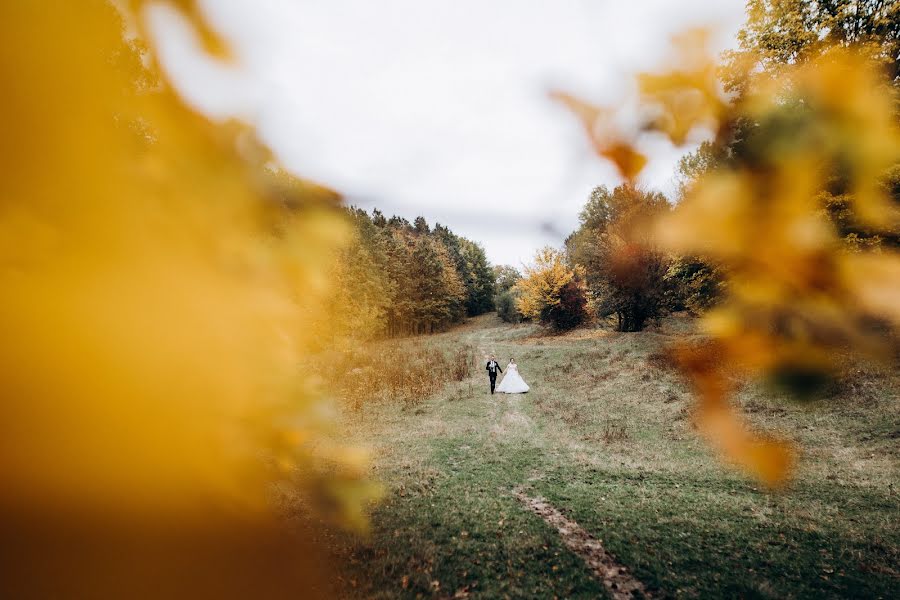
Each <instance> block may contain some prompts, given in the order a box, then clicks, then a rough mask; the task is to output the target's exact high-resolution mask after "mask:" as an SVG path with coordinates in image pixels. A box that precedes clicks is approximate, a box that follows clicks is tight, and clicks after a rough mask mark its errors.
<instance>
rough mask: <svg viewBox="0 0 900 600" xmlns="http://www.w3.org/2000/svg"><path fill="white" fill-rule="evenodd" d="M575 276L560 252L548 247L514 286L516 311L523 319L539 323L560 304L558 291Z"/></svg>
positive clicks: (538, 255) (539, 254) (539, 252)
mask: <svg viewBox="0 0 900 600" xmlns="http://www.w3.org/2000/svg"><path fill="white" fill-rule="evenodd" d="M576 276H577V273H576V271H574V270H573V269H571V268H570V267H569V266H568V265H566V263H565V257H564V256H563V253H562V252H559V251H558V250H554V249H553V248H550V247H547V248H543V249H541V250H539V251H538V253H537V255H536V256H535V259H534V264H533V265H532V266H529V267H526V268H525V276H524V277H523V278H522V279H521V280H519V283H517V284H516V290H517V291H518V294H519V295H518V298H517V299H516V308H518V310H519V312H520V313H522V314H523V315H525V316H526V317H528V318H531V319H534V320H536V321H537V320H540V319H541V315H542V314H543V313H544V311H546V310H547V309H549V308H552V307H555V306H557V305H558V304H559V303H560V291H561V290H562V289H563V287H565V286H566V285H567V284H569V283H570V282H571V281H572V280H574V279H575V278H576Z"/></svg>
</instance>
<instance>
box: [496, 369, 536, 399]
mask: <svg viewBox="0 0 900 600" xmlns="http://www.w3.org/2000/svg"><path fill="white" fill-rule="evenodd" d="M528 389H529V388H528V384H527V383H525V380H524V379H522V376H521V375H519V367H517V366H516V364H515V363H509V364H508V365H506V373H504V374H503V381H501V382H500V385H498V386H497V391H498V392H501V393H503V394H524V393H525V392H527V391H528Z"/></svg>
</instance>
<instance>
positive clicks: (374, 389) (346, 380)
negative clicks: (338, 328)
mask: <svg viewBox="0 0 900 600" xmlns="http://www.w3.org/2000/svg"><path fill="white" fill-rule="evenodd" d="M475 361H476V357H475V350H474V348H473V347H472V346H470V345H454V346H452V347H446V346H445V345H443V344H441V343H440V341H425V340H421V339H413V340H409V339H407V340H390V341H384V342H377V343H372V344H366V345H362V346H358V347H356V348H353V349H352V350H349V351H347V352H343V353H340V354H336V355H323V356H321V357H319V359H318V360H317V361H316V363H315V365H314V367H313V368H314V369H315V370H316V371H317V372H318V373H319V374H320V375H321V376H322V377H323V379H324V380H325V382H326V385H327V386H328V388H329V389H330V390H331V392H332V393H333V394H334V395H336V396H338V397H339V398H341V399H342V400H343V401H344V403H345V405H346V406H347V407H349V408H351V409H352V410H358V409H359V408H361V407H362V405H363V404H364V403H369V402H399V403H401V404H403V405H404V406H407V407H410V406H416V405H418V404H420V403H421V402H422V401H423V400H425V399H426V398H428V397H429V396H431V395H432V394H434V393H436V392H438V391H440V390H442V389H443V388H444V386H445V385H446V384H448V383H451V382H458V381H463V380H465V379H467V378H468V377H469V376H470V375H471V374H472V372H473V371H472V369H473V368H474V367H475Z"/></svg>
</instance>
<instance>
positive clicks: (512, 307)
mask: <svg viewBox="0 0 900 600" xmlns="http://www.w3.org/2000/svg"><path fill="white" fill-rule="evenodd" d="M496 303H497V315H498V316H499V317H500V318H501V319H503V320H504V321H506V322H507V323H520V322H521V321H522V318H523V317H522V313H520V312H519V309H517V308H516V294H515V292H513V291H512V290H506V291H505V292H502V293H501V294H500V295H499V296H497V300H496Z"/></svg>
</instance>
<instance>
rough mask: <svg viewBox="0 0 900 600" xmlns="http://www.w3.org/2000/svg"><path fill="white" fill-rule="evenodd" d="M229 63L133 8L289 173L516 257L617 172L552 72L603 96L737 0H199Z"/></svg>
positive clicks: (215, 108) (186, 80) (187, 90)
mask: <svg viewBox="0 0 900 600" xmlns="http://www.w3.org/2000/svg"><path fill="white" fill-rule="evenodd" d="M203 4H204V6H205V7H206V10H207V13H208V16H209V18H210V20H211V22H212V23H213V24H214V26H215V27H216V28H217V29H219V30H220V31H221V32H222V33H223V34H224V35H225V37H226V38H227V39H229V40H230V41H231V42H232V46H233V49H234V50H235V52H236V54H237V57H238V61H237V64H228V65H222V64H219V63H216V62H214V61H212V60H211V59H209V58H208V57H206V56H204V55H203V54H202V53H201V52H200V51H199V50H198V45H197V42H196V39H195V38H194V36H193V32H192V31H191V29H190V27H189V26H188V25H187V24H186V23H185V22H184V21H183V20H181V19H180V18H179V16H178V15H177V14H176V13H174V12H173V11H172V10H171V9H168V8H166V7H164V6H162V5H160V6H157V7H154V8H153V9H152V10H151V11H149V13H148V16H149V18H150V23H151V29H152V30H153V31H154V34H155V37H156V39H157V46H158V50H159V54H160V57H161V61H162V63H163V66H164V67H165V68H166V69H167V71H168V72H169V73H170V75H171V76H172V78H173V79H174V81H175V83H176V85H177V87H178V88H179V89H180V90H181V92H182V94H183V95H184V96H185V97H186V98H187V99H188V101H189V102H191V103H192V104H194V105H195V106H197V107H198V108H199V109H201V110H202V111H204V112H205V113H207V114H209V115H210V116H212V117H214V118H221V119H224V118H229V117H239V118H241V119H244V120H246V121H249V122H250V123H252V124H254V125H255V126H256V127H257V129H258V132H259V134H260V136H261V138H262V139H263V140H264V141H265V142H266V143H268V144H269V145H270V146H271V147H272V149H273V150H274V151H275V153H276V154H277V155H278V157H279V158H280V159H281V161H282V162H283V163H284V164H285V165H286V166H287V167H288V168H289V169H291V170H292V171H294V172H295V173H297V174H298V175H301V176H305V177H309V178H312V179H314V180H317V181H320V182H322V183H325V184H327V185H330V186H331V187H333V188H335V189H337V190H338V191H340V192H342V193H343V194H345V195H346V196H347V198H348V201H349V202H351V203H354V204H357V205H359V206H362V207H363V208H366V209H371V208H373V207H376V206H377V207H378V208H380V209H381V210H382V211H383V212H385V213H387V214H393V213H397V214H400V215H402V216H405V217H407V218H409V219H410V220H412V219H413V218H414V217H415V216H416V215H419V214H422V215H424V216H425V217H426V218H427V219H428V221H429V223H431V224H434V222H435V221H437V222H441V223H443V224H445V225H448V226H449V227H450V228H451V229H453V230H454V231H455V232H456V233H458V234H460V235H464V236H466V237H468V238H470V239H473V240H476V241H479V242H482V243H483V244H484V246H485V248H486V250H487V253H488V257H489V258H490V259H491V261H492V262H494V263H497V264H512V265H515V266H520V265H521V263H522V262H528V261H529V260H530V258H531V256H532V255H533V253H534V251H535V250H536V249H537V248H538V247H540V246H542V245H546V244H553V245H558V244H560V243H561V242H562V240H563V239H564V237H565V236H566V234H568V233H569V232H571V231H572V229H573V228H574V227H575V226H576V224H577V215H578V212H579V210H580V209H581V206H582V205H583V204H584V202H585V200H586V199H587V197H588V195H589V193H590V190H591V188H593V187H594V186H595V185H598V184H606V185H610V186H613V185H616V184H617V183H618V178H617V177H616V175H615V171H614V170H613V169H612V167H610V166H609V165H608V164H605V163H603V162H602V161H600V160H599V159H596V158H593V157H592V155H591V154H590V152H589V149H588V145H587V142H586V140H585V139H584V136H583V134H582V132H581V130H580V128H579V127H578V125H577V123H576V122H575V121H574V119H573V118H572V117H571V116H570V115H569V114H568V113H567V112H566V111H565V110H564V109H563V108H562V107H561V106H559V105H557V104H556V103H553V102H551V101H550V100H549V99H548V98H547V91H548V90H549V89H551V88H563V89H567V90H571V91H574V92H576V93H578V94H581V95H583V96H585V97H587V98H588V99H592V100H596V101H600V102H603V103H616V102H619V103H622V102H623V101H624V99H625V98H626V97H627V96H628V94H630V93H632V91H633V88H632V78H631V77H630V75H629V74H631V73H634V72H635V71H636V70H639V69H654V68H658V67H660V66H661V65H663V64H664V62H665V59H666V57H667V52H668V46H667V42H668V39H669V36H670V35H671V34H673V33H676V32H678V31H680V30H682V29H684V28H686V27H689V26H695V25H708V26H711V27H713V28H714V30H715V31H716V32H717V36H716V39H715V43H716V45H717V49H724V48H726V47H729V46H731V45H733V44H734V34H735V32H736V31H737V29H738V28H739V27H740V25H741V23H742V21H743V6H744V0H630V1H627V2H623V1H621V0H543V1H537V0H531V1H529V0H378V1H372V0H319V1H313V0H207V1H206V2H204V3H203ZM690 149H691V148H686V149H681V150H679V149H675V148H672V147H670V146H669V145H667V144H665V143H662V142H655V143H651V144H650V145H649V146H648V147H646V148H645V150H648V151H649V152H650V154H651V158H652V160H651V163H650V166H649V167H648V169H647V171H646V173H645V176H644V183H645V184H646V185H648V186H650V187H653V188H656V189H661V190H663V191H665V192H671V190H672V188H673V185H672V184H673V179H672V177H673V167H674V165H675V163H676V162H677V160H678V157H679V156H680V155H681V154H682V153H683V152H684V151H686V150H690Z"/></svg>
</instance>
